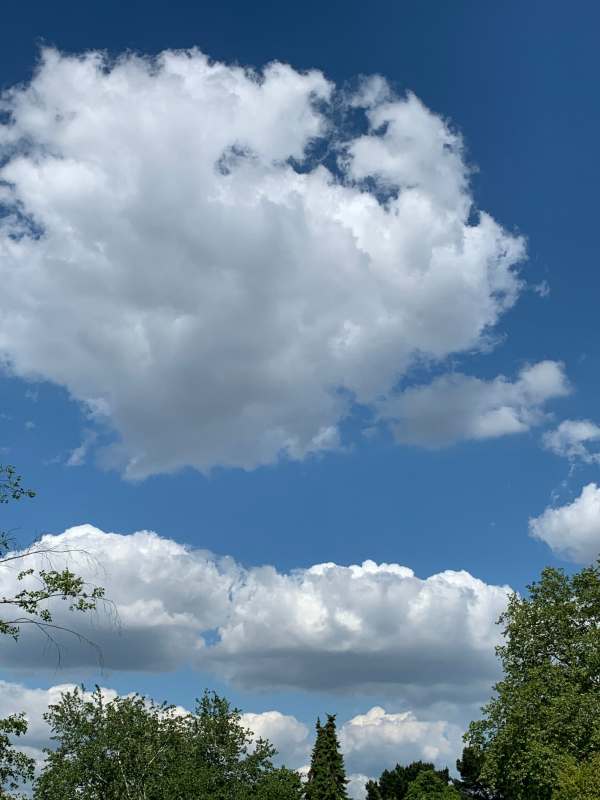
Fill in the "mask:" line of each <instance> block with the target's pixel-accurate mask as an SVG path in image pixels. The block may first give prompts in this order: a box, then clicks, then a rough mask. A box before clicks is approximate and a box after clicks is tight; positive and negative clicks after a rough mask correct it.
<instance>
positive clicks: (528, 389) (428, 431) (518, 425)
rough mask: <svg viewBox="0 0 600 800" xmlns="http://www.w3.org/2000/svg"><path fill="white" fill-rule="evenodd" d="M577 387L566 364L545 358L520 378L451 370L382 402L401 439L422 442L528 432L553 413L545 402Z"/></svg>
mask: <svg viewBox="0 0 600 800" xmlns="http://www.w3.org/2000/svg"><path fill="white" fill-rule="evenodd" d="M570 391H571V387H570V385H569V381H568V379H567V376H566V374H565V370H564V365H563V364H561V363H559V362H557V361H540V362H539V363H537V364H530V365H528V366H526V367H524V368H523V369H522V370H521V371H520V372H519V374H518V375H517V377H516V378H515V379H514V380H512V381H511V380H509V379H508V378H506V377H505V376H504V375H499V376H497V377H496V378H494V379H492V380H481V379H479V378H474V377H472V376H470V375H464V374H462V373H449V374H446V375H442V376H440V377H439V378H436V379H435V380H434V381H432V383H430V384H427V385H423V386H412V387H410V388H408V389H405V390H404V391H403V392H401V393H400V394H398V395H392V396H390V397H388V398H386V399H384V400H382V401H381V402H380V403H379V418H380V420H382V421H384V422H387V423H388V424H389V425H390V427H391V429H392V432H393V434H394V437H395V439H396V440H397V441H398V442H400V443H404V444H412V445H420V446H422V447H432V448H435V447H443V446H446V445H450V444H454V443H455V442H459V441H467V440H482V439H494V438H497V437H499V436H508V435H511V434H517V433H524V432H526V431H528V430H530V429H531V428H532V427H533V426H535V425H539V424H541V423H542V422H544V421H545V420H546V419H547V418H548V414H547V412H546V410H545V404H546V403H547V402H548V401H549V400H553V399H555V398H559V397H564V396H565V395H568V394H569V393H570Z"/></svg>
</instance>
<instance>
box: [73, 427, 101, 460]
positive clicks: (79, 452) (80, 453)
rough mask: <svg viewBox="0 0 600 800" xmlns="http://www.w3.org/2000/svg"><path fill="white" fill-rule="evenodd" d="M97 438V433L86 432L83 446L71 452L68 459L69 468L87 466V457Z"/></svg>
mask: <svg viewBox="0 0 600 800" xmlns="http://www.w3.org/2000/svg"><path fill="white" fill-rule="evenodd" d="M97 438H98V434H97V433H96V432H95V431H91V430H86V431H84V434H83V439H82V442H81V444H80V445H79V447H76V448H75V449H74V450H71V452H70V454H69V457H68V458H67V461H66V464H67V467H80V466H81V465H82V464H85V461H86V458H87V455H88V453H89V451H90V449H91V447H92V446H93V444H94V442H95V441H96V439H97Z"/></svg>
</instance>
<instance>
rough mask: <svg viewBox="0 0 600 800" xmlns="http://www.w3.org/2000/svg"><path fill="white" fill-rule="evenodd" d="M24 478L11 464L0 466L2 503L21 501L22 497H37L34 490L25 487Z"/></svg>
mask: <svg viewBox="0 0 600 800" xmlns="http://www.w3.org/2000/svg"><path fill="white" fill-rule="evenodd" d="M22 481H23V478H22V477H21V475H18V474H17V471H16V470H15V468H14V467H13V466H11V465H10V464H0V503H8V502H9V501H10V500H20V499H21V498H22V497H35V492H34V491H33V489H26V488H25V487H24V486H23V483H22Z"/></svg>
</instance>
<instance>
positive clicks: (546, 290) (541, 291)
mask: <svg viewBox="0 0 600 800" xmlns="http://www.w3.org/2000/svg"><path fill="white" fill-rule="evenodd" d="M531 288H532V291H534V292H535V293H536V294H538V295H539V296H540V297H548V295H549V294H550V284H549V283H548V281H545V280H544V281H541V282H540V283H536V284H535V286H532V287H531Z"/></svg>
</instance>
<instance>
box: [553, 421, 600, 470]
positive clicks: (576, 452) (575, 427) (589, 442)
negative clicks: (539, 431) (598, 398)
mask: <svg viewBox="0 0 600 800" xmlns="http://www.w3.org/2000/svg"><path fill="white" fill-rule="evenodd" d="M542 441H543V444H544V447H545V448H546V449H547V450H550V451H551V452H553V453H555V454H556V455H557V456H562V457H563V458H568V459H569V460H570V461H582V462H583V463H585V464H598V463H600V452H595V451H594V450H593V446H594V445H596V446H597V445H598V443H599V442H600V427H599V426H598V425H596V423H595V422H591V421H590V420H589V419H566V420H563V422H561V423H560V425H559V426H558V427H557V428H555V429H553V430H551V431H547V432H546V433H545V434H544V436H543V439H542Z"/></svg>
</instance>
